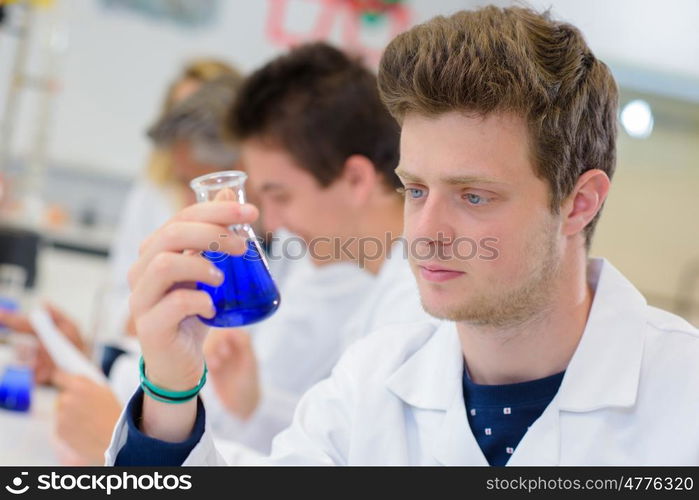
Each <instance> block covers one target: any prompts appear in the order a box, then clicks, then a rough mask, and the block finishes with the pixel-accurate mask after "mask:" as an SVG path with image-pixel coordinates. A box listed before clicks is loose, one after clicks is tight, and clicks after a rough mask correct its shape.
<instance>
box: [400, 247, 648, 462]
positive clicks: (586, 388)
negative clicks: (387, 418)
mask: <svg viewBox="0 0 699 500" xmlns="http://www.w3.org/2000/svg"><path fill="white" fill-rule="evenodd" d="M588 281H589V283H590V284H591V286H592V288H593V289H594V290H595V296H594V299H593V302H592V306H591V308H590V313H589V316H588V321H587V324H586V326H585V330H584V331H583V335H582V338H581V340H580V343H579V344H578V347H577V349H576V351H575V353H574V355H573V357H572V359H571V361H570V363H569V365H568V368H567V370H566V374H565V376H564V378H563V381H562V383H561V388H560V389H559V392H558V394H557V395H556V396H555V397H554V399H553V401H552V402H551V404H550V405H549V407H548V408H547V409H546V411H545V412H544V414H542V415H541V417H540V418H539V419H538V420H537V422H535V423H534V425H532V427H531V429H530V431H529V432H527V434H526V435H525V437H524V438H523V440H522V442H521V443H520V445H519V446H518V447H517V449H516V450H515V455H514V456H513V457H512V459H511V460H510V464H512V465H514V464H516V463H530V464H531V463H537V464H556V463H558V459H559V456H558V449H559V445H558V443H559V441H560V424H559V418H560V411H572V412H585V411H594V410H597V409H600V408H603V407H608V406H616V407H627V406H633V405H634V403H635V401H636V394H637V390H638V382H639V377H640V370H641V361H642V354H643V345H644V337H645V335H644V332H643V329H644V327H645V314H644V308H645V306H646V301H645V299H644V298H643V296H642V295H641V294H640V292H638V290H636V288H634V286H633V285H632V284H631V283H630V282H629V281H628V280H627V279H626V278H625V277H624V276H623V275H622V274H621V273H620V272H619V271H618V270H617V269H616V268H614V266H612V265H611V264H610V263H609V262H608V261H606V260H604V259H591V260H590V261H589V262H588ZM463 367H464V361H463V355H462V351H461V344H460V341H459V337H458V334H457V331H456V325H455V324H454V323H452V322H443V323H442V324H441V325H440V326H439V327H438V329H437V330H436V331H435V332H434V334H433V335H431V336H430V337H429V338H428V339H427V340H426V341H425V342H424V344H423V345H422V347H420V348H419V349H418V350H417V351H416V352H415V353H414V354H413V355H412V356H410V357H409V358H408V359H407V360H406V361H405V362H404V363H403V364H402V365H401V366H399V367H398V369H396V370H395V371H394V372H393V374H392V375H391V376H390V377H389V378H388V380H387V387H388V388H389V390H391V391H392V392H393V393H394V394H395V395H396V396H398V397H399V398H401V399H402V400H403V401H404V402H405V403H406V404H408V405H410V406H412V407H415V408H418V409H421V410H440V411H444V412H445V417H444V420H443V422H442V425H441V428H440V430H439V431H437V432H436V433H435V434H434V442H433V444H434V447H433V453H434V455H435V458H436V459H437V460H438V461H439V462H441V463H451V464H455V463H461V464H466V463H471V464H475V465H479V464H480V465H487V462H486V461H485V458H484V457H483V455H482V453H481V452H480V449H479V447H478V444H477V442H476V440H475V438H474V437H473V434H472V433H471V432H470V428H469V424H468V417H467V416H466V412H465V407H464V402H463V388H462V376H463ZM455 433H456V434H458V435H455ZM532 440H534V441H536V443H538V444H537V445H532V446H528V445H527V443H528V442H531V441H532Z"/></svg>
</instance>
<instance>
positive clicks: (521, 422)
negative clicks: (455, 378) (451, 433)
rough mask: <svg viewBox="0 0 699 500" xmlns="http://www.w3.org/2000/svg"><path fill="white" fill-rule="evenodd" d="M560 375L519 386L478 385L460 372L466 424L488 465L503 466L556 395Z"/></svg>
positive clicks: (561, 374)
mask: <svg viewBox="0 0 699 500" xmlns="http://www.w3.org/2000/svg"><path fill="white" fill-rule="evenodd" d="M564 374H565V372H561V373H557V374H556V375H551V376H550V377H546V378H542V379H538V380H532V381H529V382H522V383H519V384H506V385H479V384H475V383H473V382H472V381H471V379H470V378H469V377H468V374H467V373H466V371H464V402H465V404H466V413H467V414H468V423H469V424H470V425H471V432H473V435H474V436H475V437H476V441H478V445H479V446H480V447H481V450H482V451H483V454H484V455H485V458H486V459H488V463H489V464H490V465H505V464H506V463H507V461H508V460H509V459H510V457H511V456H512V454H513V453H514V451H515V448H517V445H518V444H519V442H520V441H521V440H522V437H524V434H525V433H526V432H527V429H528V428H529V427H530V426H531V425H532V424H533V423H534V421H535V420H536V419H537V418H539V417H540V416H541V414H542V413H543V412H544V410H545V409H546V407H547V406H548V405H549V403H550V402H551V400H552V399H553V397H554V396H555V395H556V393H557V392H558V388H559V387H560V385H561V381H562V380H563V375H564Z"/></svg>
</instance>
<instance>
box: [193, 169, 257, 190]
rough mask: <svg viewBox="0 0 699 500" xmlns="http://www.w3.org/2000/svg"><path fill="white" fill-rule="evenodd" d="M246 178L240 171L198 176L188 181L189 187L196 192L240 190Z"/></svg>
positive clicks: (224, 171) (225, 171)
mask: <svg viewBox="0 0 699 500" xmlns="http://www.w3.org/2000/svg"><path fill="white" fill-rule="evenodd" d="M247 178H248V175H247V174H246V173H245V172H242V171H240V170H223V171H220V172H212V173H210V174H206V175H200V176H199V177H196V178H194V179H192V180H191V181H190V183H189V187H191V188H192V189H193V190H194V191H196V192H199V191H203V190H209V189H223V188H241V187H243V184H244V183H245V181H246V180H247Z"/></svg>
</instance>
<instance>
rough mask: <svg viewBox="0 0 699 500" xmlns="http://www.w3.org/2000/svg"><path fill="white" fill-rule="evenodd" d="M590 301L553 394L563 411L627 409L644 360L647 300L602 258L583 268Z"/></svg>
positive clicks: (635, 394)
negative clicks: (591, 292) (592, 292)
mask: <svg viewBox="0 0 699 500" xmlns="http://www.w3.org/2000/svg"><path fill="white" fill-rule="evenodd" d="M588 282H589V283H590V284H591V286H592V288H593V289H595V296H594V299H593V301H592V307H591V308H590V313H589V315H588V319H587V324H586V325H585V330H584V331H583V335H582V338H581V339H580V343H579V344H578V347H577V349H576V350H575V354H574V355H573V358H572V359H571V361H570V363H569V364H568V368H567V370H566V374H565V376H564V378H563V382H562V383H561V388H560V389H559V393H558V398H557V399H558V404H559V407H560V409H561V410H563V411H573V412H585V411H594V410H597V409H600V408H604V407H630V406H633V405H634V404H635V402H636V396H637V393H638V383H639V378H640V373H641V362H642V359H643V347H644V340H645V334H644V329H645V328H646V314H645V309H646V306H647V304H646V300H645V298H644V297H643V295H641V293H640V292H639V291H638V290H637V289H636V288H635V287H634V286H633V285H632V284H631V283H630V282H629V281H628V280H627V279H626V278H625V277H624V276H623V275H622V274H621V273H620V272H619V271H618V270H617V269H616V268H615V267H614V266H612V264H611V263H609V261H607V260H605V259H591V260H590V261H589V263H588Z"/></svg>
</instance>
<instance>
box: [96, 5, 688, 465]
mask: <svg viewBox="0 0 699 500" xmlns="http://www.w3.org/2000/svg"><path fill="white" fill-rule="evenodd" d="M379 86H380V89H381V92H382V97H383V99H384V102H385V103H386V104H387V106H388V107H389V109H390V111H391V112H392V113H393V115H394V116H395V117H396V118H397V119H398V120H399V122H400V123H401V124H402V135H401V159H400V165H399V167H398V169H397V172H398V174H399V175H400V177H401V179H402V181H403V183H404V185H405V194H406V200H405V233H406V237H407V239H408V240H409V241H410V242H411V244H412V243H414V244H415V245H414V246H415V248H416V249H418V248H419V249H420V251H416V252H415V253H414V254H411V256H410V259H411V265H412V268H413V271H414V273H415V276H416V278H417V282H418V287H419V290H420V295H421V298H422V303H423V306H424V308H425V309H426V310H427V311H428V312H429V313H430V314H432V315H434V316H437V317H439V318H443V319H446V320H449V321H447V322H444V323H443V324H442V325H440V326H438V327H435V326H433V325H423V324H414V325H410V326H403V327H396V326H393V327H387V328H386V329H384V330H383V331H381V332H377V333H375V334H373V335H371V336H369V337H367V338H366V339H364V340H362V341H360V342H358V343H356V344H355V345H354V346H353V347H351V348H350V349H349V350H348V351H347V352H346V353H345V354H344V355H343V357H342V359H341V360H340V362H339V363H338V364H337V366H336V367H335V369H334V370H333V374H332V376H331V377H330V378H329V379H327V380H325V381H323V382H321V383H319V384H318V385H316V386H315V387H314V388H313V389H311V390H310V391H309V392H308V393H307V394H306V395H305V396H304V398H303V399H302V401H301V402H300V404H299V406H298V408H297V411H296V414H295V417H294V422H293V423H292V425H291V427H290V428H289V429H287V430H286V431H284V432H283V433H282V434H280V435H279V436H278V437H277V438H276V439H275V442H274V446H273V450H272V454H271V457H270V459H269V461H270V462H272V463H287V464H298V463H316V464H474V465H486V464H496V465H497V464H505V463H506V464H508V465H543V464H551V465H554V464H561V465H583V464H585V465H587V464H590V465H592V464H600V465H603V464H615V465H621V464H693V465H697V464H699V427H697V425H696V416H697V415H698V414H699V399H698V398H697V397H696V394H697V393H698V392H699V370H697V368H696V367H697V364H698V362H699V333H698V332H697V330H696V329H695V328H693V327H692V326H691V325H689V324H688V323H687V322H685V321H684V320H682V319H681V318H679V317H676V316H674V315H672V314H670V313H667V312H664V311H661V310H658V309H655V308H653V307H650V306H648V305H647V304H646V302H645V300H644V299H643V297H642V296H641V294H640V293H639V292H638V291H637V290H636V289H635V288H634V287H633V286H632V285H631V283H629V282H628V281H627V280H626V279H625V278H624V277H623V276H622V275H621V274H620V273H619V272H618V271H617V270H616V269H615V268H614V267H612V265H611V264H610V263H609V262H607V261H605V260H602V259H588V258H587V249H588V247H589V243H590V238H591V237H592V233H593V230H594V226H595V223H596V221H597V219H598V216H599V213H600V210H601V208H602V205H603V203H604V201H605V199H606V197H607V193H608V190H609V186H610V178H611V176H612V174H613V171H614V162H615V134H616V118H615V117H616V110H617V91H616V86H615V84H614V81H613V79H612V76H611V74H610V72H609V70H608V68H607V67H606V66H605V65H604V64H603V63H602V62H600V61H599V60H597V59H596V58H595V57H594V55H593V54H592V53H591V52H590V50H589V48H588V47H587V46H586V44H585V42H584V40H583V38H582V35H581V34H580V33H579V32H578V30H577V29H575V28H574V27H573V26H571V25H568V24H564V23H560V22H556V21H553V20H551V19H550V18H549V17H548V16H547V15H540V14H536V13H534V12H532V11H530V10H527V9H521V8H508V9H499V8H495V7H486V8H484V9H480V10H477V11H473V12H460V13H457V14H455V15H453V16H451V17H448V18H444V17H438V18H435V19H433V20H431V21H430V22H428V23H426V24H424V25H421V26H418V27H415V28H413V29H412V30H410V31H408V32H406V33H404V34H402V35H400V36H399V37H397V38H396V39H395V40H394V41H393V42H391V44H390V45H389V47H388V48H387V50H386V53H385V55H384V57H383V59H382V62H381V69H380V73H379ZM223 206H224V205H223V202H221V203H219V204H212V205H210V206H207V207H197V210H196V211H195V210H188V211H185V212H183V213H181V214H180V218H179V219H178V221H175V222H173V224H177V225H178V226H177V227H180V226H181V225H182V229H184V226H183V224H191V222H181V221H192V220H195V221H198V222H199V223H203V224H205V226H206V227H207V228H209V227H210V228H211V230H212V231H213V230H216V229H218V225H225V224H229V223H231V222H232V221H249V220H252V219H254V217H255V211H254V209H252V208H250V207H245V206H243V207H231V208H230V210H231V211H233V210H237V212H236V214H235V215H227V216H224V215H223ZM192 240H193V235H191V236H190V237H189V238H188V244H189V245H191V244H192V243H193V241H192ZM486 240H487V246H488V248H489V249H493V248H494V252H491V251H488V252H485V253H483V254H480V253H479V254H478V255H477V256H475V257H474V256H472V254H473V252H466V251H465V250H463V249H462V246H463V245H462V244H463V243H464V242H467V243H472V242H478V243H479V244H480V243H483V242H485V241H486ZM203 243H204V238H201V242H200V244H203ZM232 243H234V242H231V244H232ZM411 246H412V245H411ZM483 246H485V244H483ZM183 248H185V246H184V245H183V244H182V242H174V241H170V242H168V245H167V246H164V241H163V240H162V238H160V237H159V236H158V235H157V234H156V235H155V236H154V237H153V238H152V240H151V241H150V242H149V245H147V246H146V247H145V248H144V252H143V254H142V257H141V259H140V261H139V263H138V264H137V265H136V266H135V268H134V270H133V271H132V274H131V278H132V280H133V281H134V283H135V284H136V289H135V291H134V295H133V297H132V303H133V304H134V306H135V307H136V310H137V312H136V314H137V315H138V317H139V318H141V321H142V327H143V328H142V329H140V330H139V337H140V341H141V343H142V346H143V352H144V357H145V360H146V361H145V362H146V366H147V367H148V368H147V377H148V378H149V379H150V380H151V381H152V382H153V383H154V384H156V385H157V386H158V387H162V388H164V389H168V390H172V391H186V390H189V389H191V388H192V387H196V386H197V383H198V382H199V379H200V377H201V374H202V365H203V362H202V358H201V355H200V353H199V352H198V350H197V344H196V343H193V342H191V337H187V336H186V335H185V334H184V333H183V332H181V331H180V330H179V329H178V328H177V323H176V322H175V320H178V321H179V320H180V319H181V318H182V317H183V314H181V315H180V316H178V317H172V318H171V319H168V320H167V321H163V324H162V325H160V326H159V327H158V328H149V327H148V326H149V324H153V323H151V322H152V321H154V318H156V317H158V318H166V317H167V318H169V317H170V315H172V316H175V314H174V311H173V309H172V308H171V306H170V304H171V302H172V300H173V298H172V295H171V294H168V293H166V290H167V289H168V287H169V285H170V284H172V283H173V282H176V281H182V280H183V279H184V278H186V279H187V280H193V279H195V278H197V279H198V278H200V277H203V276H204V275H205V272H206V270H205V269H204V268H203V266H202V268H201V270H199V271H198V272H195V271H194V270H192V271H190V272H189V274H187V275H186V276H185V275H184V273H181V274H178V273H175V272H172V273H170V278H169V280H164V281H163V282H162V283H161V284H160V285H159V286H158V289H157V291H153V292H152V293H145V292H142V291H140V290H139V288H141V287H142V285H141V283H143V282H144V280H146V276H147V275H148V269H149V268H150V267H151V262H152V259H153V258H154V256H156V255H157V254H158V253H160V252H162V251H163V250H170V251H172V250H174V249H177V250H181V249H183ZM464 255H467V256H468V257H464ZM195 301H196V304H195V303H194V302H195ZM207 307H208V303H207V302H206V300H205V297H198V296H197V297H196V298H195V297H194V296H192V305H191V307H190V308H189V309H188V310H187V311H184V312H183V313H185V312H186V313H187V314H193V313H207ZM136 422H140V426H139V427H137V424H136ZM205 429H206V425H205V411H204V407H203V406H202V405H201V404H200V403H197V402H196V400H195V399H190V400H189V401H187V402H186V403H184V404H180V405H173V404H168V403H161V402H158V401H153V400H152V399H151V398H148V397H146V398H142V396H141V395H140V394H137V395H136V396H134V398H133V399H132V401H131V403H130V408H129V411H127V412H125V414H124V415H123V416H122V419H121V420H120V423H119V424H118V425H117V428H116V431H115V434H114V437H113V441H112V446H111V448H110V450H108V452H107V463H114V461H115V460H117V463H120V460H118V459H117V457H121V456H122V455H121V454H120V450H121V453H123V452H124V450H128V449H129V448H130V447H131V446H132V445H133V443H134V442H136V440H137V439H139V438H141V439H148V440H149V441H147V442H148V449H149V450H151V451H152V452H158V453H170V454H171V456H173V457H174V456H175V455H176V453H175V452H171V451H168V450H178V451H179V455H177V457H178V458H182V459H183V463H184V464H213V463H221V462H222V461H223V460H222V457H221V456H220V455H219V454H218V453H217V451H216V449H215V447H214V445H213V442H212V440H211V437H210V432H208V431H206V430H205ZM122 463H123V462H122Z"/></svg>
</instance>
